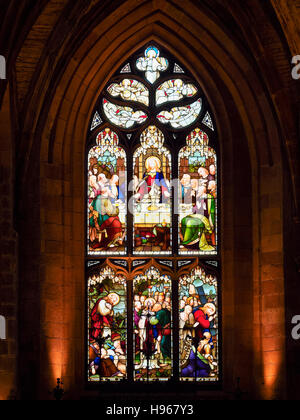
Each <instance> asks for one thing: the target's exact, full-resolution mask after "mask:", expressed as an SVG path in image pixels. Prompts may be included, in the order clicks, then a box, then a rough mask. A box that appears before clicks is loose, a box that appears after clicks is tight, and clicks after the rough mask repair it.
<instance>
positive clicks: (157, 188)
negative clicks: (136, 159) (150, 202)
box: [135, 156, 171, 203]
mask: <svg viewBox="0 0 300 420" xmlns="http://www.w3.org/2000/svg"><path fill="white" fill-rule="evenodd" d="M145 168H146V172H145V174H144V176H143V180H142V181H141V183H140V184H139V187H138V193H137V194H136V196H135V198H136V199H137V200H138V201H142V200H143V199H144V198H148V197H151V196H153V195H156V194H159V195H160V200H159V201H160V203H166V202H168V201H169V199H170V197H171V194H170V188H169V186H168V185H167V182H166V180H165V177H164V174H163V172H162V164H161V161H160V159H159V158H158V157H156V156H151V157H149V158H148V159H147V160H146V162H145Z"/></svg>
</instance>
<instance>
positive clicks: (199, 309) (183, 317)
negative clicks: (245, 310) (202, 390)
mask: <svg viewBox="0 0 300 420" xmlns="http://www.w3.org/2000/svg"><path fill="white" fill-rule="evenodd" d="M179 324H180V325H179V338H180V342H179V349H180V378H181V380H182V381H200V382H201V381H206V382H216V381H218V379H219V340H218V280H217V278H216V276H215V275H214V274H209V273H207V272H206V271H205V270H204V268H202V267H197V268H196V269H194V270H193V271H192V272H191V273H190V274H188V275H184V276H182V277H181V278H180V279H179Z"/></svg>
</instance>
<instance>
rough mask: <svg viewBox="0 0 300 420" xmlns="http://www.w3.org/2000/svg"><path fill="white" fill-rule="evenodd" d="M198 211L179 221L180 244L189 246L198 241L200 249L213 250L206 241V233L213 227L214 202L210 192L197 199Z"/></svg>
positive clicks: (210, 231)
mask: <svg viewBox="0 0 300 420" xmlns="http://www.w3.org/2000/svg"><path fill="white" fill-rule="evenodd" d="M198 211H199V213H196V214H193V215H190V216H187V217H185V218H184V219H183V220H182V222H181V234H182V238H183V239H182V245H183V246H185V247H191V246H194V245H196V244H198V243H199V249H200V251H214V250H215V247H213V246H211V245H209V244H208V243H207V239H206V234H210V235H211V234H212V233H213V231H214V228H215V219H216V202H215V199H214V197H213V196H212V195H211V194H208V195H207V196H206V197H202V198H201V200H199V201H198Z"/></svg>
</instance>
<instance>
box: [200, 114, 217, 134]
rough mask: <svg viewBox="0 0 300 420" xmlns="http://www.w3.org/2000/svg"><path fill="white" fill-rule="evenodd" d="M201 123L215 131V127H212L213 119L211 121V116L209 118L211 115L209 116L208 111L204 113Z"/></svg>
mask: <svg viewBox="0 0 300 420" xmlns="http://www.w3.org/2000/svg"><path fill="white" fill-rule="evenodd" d="M202 122H203V124H205V125H206V126H207V127H208V128H210V129H211V130H212V131H215V128H214V123H213V121H212V118H211V116H210V113H209V112H207V113H206V114H205V117H204V119H203V121H202Z"/></svg>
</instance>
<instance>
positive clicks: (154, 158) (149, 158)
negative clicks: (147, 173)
mask: <svg viewBox="0 0 300 420" xmlns="http://www.w3.org/2000/svg"><path fill="white" fill-rule="evenodd" d="M149 160H155V162H156V163H157V169H158V170H159V171H160V170H161V161H160V159H159V158H158V157H157V156H149V157H148V158H147V159H146V161H145V167H146V168H148V162H149ZM147 170H148V169H147Z"/></svg>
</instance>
